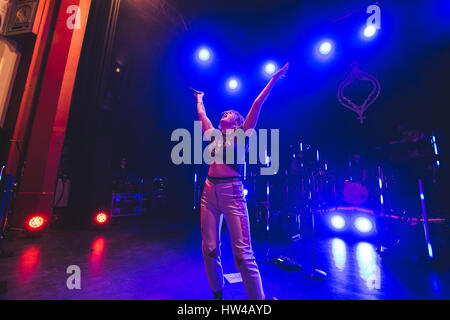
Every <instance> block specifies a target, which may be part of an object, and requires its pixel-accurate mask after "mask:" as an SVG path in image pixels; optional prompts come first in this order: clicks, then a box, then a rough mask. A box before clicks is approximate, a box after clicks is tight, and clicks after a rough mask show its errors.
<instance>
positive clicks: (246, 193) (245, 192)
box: [244, 189, 248, 197]
mask: <svg viewBox="0 0 450 320" xmlns="http://www.w3.org/2000/svg"><path fill="white" fill-rule="evenodd" d="M247 195H248V190H247V189H244V197H246V196H247Z"/></svg>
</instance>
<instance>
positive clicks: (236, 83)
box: [227, 78, 239, 91]
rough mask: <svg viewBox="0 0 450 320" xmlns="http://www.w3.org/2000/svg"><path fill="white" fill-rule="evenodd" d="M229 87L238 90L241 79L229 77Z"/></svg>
mask: <svg viewBox="0 0 450 320" xmlns="http://www.w3.org/2000/svg"><path fill="white" fill-rule="evenodd" d="M227 87H228V90H230V91H237V90H238V89H239V80H238V79H236V78H230V79H228V81H227Z"/></svg>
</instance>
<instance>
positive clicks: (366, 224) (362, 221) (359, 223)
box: [355, 217, 373, 233]
mask: <svg viewBox="0 0 450 320" xmlns="http://www.w3.org/2000/svg"><path fill="white" fill-rule="evenodd" d="M355 228H356V230H358V231H359V232H363V233H368V232H370V231H372V229H373V224H372V222H371V221H370V220H369V219H367V218H365V217H359V218H356V220H355Z"/></svg>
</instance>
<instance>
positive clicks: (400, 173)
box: [248, 141, 436, 230]
mask: <svg viewBox="0 0 450 320" xmlns="http://www.w3.org/2000/svg"><path fill="white" fill-rule="evenodd" d="M422 142H423V141H422ZM405 147H408V148H406V151H404V150H402V148H403V149H405ZM414 147H417V146H414ZM428 147H429V146H428ZM416 149H417V148H416ZM419 149H420V150H422V151H421V152H419V153H417V152H416V153H415V157H414V158H413V159H412V158H411V152H408V150H411V146H405V145H396V144H392V143H391V144H389V145H386V146H383V147H377V148H375V149H374V150H371V151H372V152H371V157H370V159H363V160H365V161H361V159H360V156H357V157H356V155H354V156H353V157H352V159H351V161H349V162H347V163H346V164H345V165H342V166H340V167H339V166H337V165H332V166H329V164H327V163H326V162H325V161H323V160H321V159H319V151H318V149H317V148H314V147H312V146H311V145H308V144H300V148H299V149H298V150H295V151H293V148H292V147H291V155H292V157H290V158H291V161H290V164H289V166H288V168H287V170H285V172H284V175H278V177H262V176H261V177H254V176H251V177H250V179H248V180H249V181H248V182H250V184H251V185H252V186H251V187H250V188H253V189H254V190H255V191H254V192H253V194H258V192H257V190H258V189H261V190H260V191H261V192H259V194H261V196H262V197H260V199H259V200H260V201H259V202H258V204H259V207H258V208H259V210H257V212H258V213H259V216H261V217H259V219H257V220H258V221H259V222H260V223H265V224H268V223H270V221H275V220H276V219H269V218H268V216H269V215H270V213H269V212H272V215H282V214H283V213H286V214H287V215H288V218H286V219H278V221H295V223H296V224H298V223H297V221H298V220H299V218H298V217H297V216H296V215H297V214H299V215H302V214H308V213H309V212H311V207H312V206H313V205H314V207H315V209H316V211H317V212H327V211H329V210H336V209H340V208H343V207H346V208H353V209H355V210H359V209H361V210H363V211H365V212H368V211H369V212H371V213H372V214H374V215H376V216H380V215H384V214H388V215H396V216H402V217H404V218H405V219H410V218H413V217H415V218H417V217H420V216H421V214H422V213H421V210H420V206H417V200H418V199H419V194H418V191H417V190H418V189H417V188H415V187H416V184H417V177H421V178H422V180H423V181H435V179H434V178H433V177H432V176H433V175H432V173H431V172H432V170H431V171H430V170H429V167H430V166H432V165H433V163H435V162H436V159H435V157H433V154H432V152H431V151H432V150H431V151H430V150H428V151H423V150H426V148H424V147H423V146H422V147H421V148H419ZM428 149H432V148H428ZM430 153H431V154H430ZM418 159H419V160H418ZM367 160H370V162H369V161H367ZM418 163H421V164H422V165H418ZM331 167H332V168H333V170H330V168H331ZM335 168H339V170H334V169H335ZM405 168H409V169H410V170H409V171H405ZM405 172H406V173H405ZM252 178H253V179H252ZM262 180H264V181H262ZM265 180H267V181H268V182H267V183H266V182H265ZM269 180H270V182H269ZM261 186H263V187H264V188H262V187H261ZM269 186H270V188H271V190H270V201H269V200H267V201H265V200H266V199H264V198H265V197H266V189H267V197H269ZM408 186H409V187H410V188H409V189H408V188H407V187H408ZM263 189H264V190H263ZM416 189H417V190H416ZM313 202H314V203H313ZM269 203H270V208H269V207H267V204H269ZM408 203H409V205H408ZM263 206H266V208H265V209H264V210H263V209H261V208H262V207H263ZM414 206H415V207H414ZM264 212H266V213H265V214H264ZM294 212H295V214H293V213H294ZM265 228H266V227H264V228H261V230H264V229H265Z"/></svg>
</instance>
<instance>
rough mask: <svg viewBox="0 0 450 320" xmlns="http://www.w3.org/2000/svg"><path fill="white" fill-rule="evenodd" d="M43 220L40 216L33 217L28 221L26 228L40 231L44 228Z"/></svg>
mask: <svg viewBox="0 0 450 320" xmlns="http://www.w3.org/2000/svg"><path fill="white" fill-rule="evenodd" d="M44 224H45V219H44V217H42V216H34V217H32V218H30V219H29V220H28V223H27V226H28V228H29V229H30V230H35V231H37V230H40V229H42V228H43V227H44Z"/></svg>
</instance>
